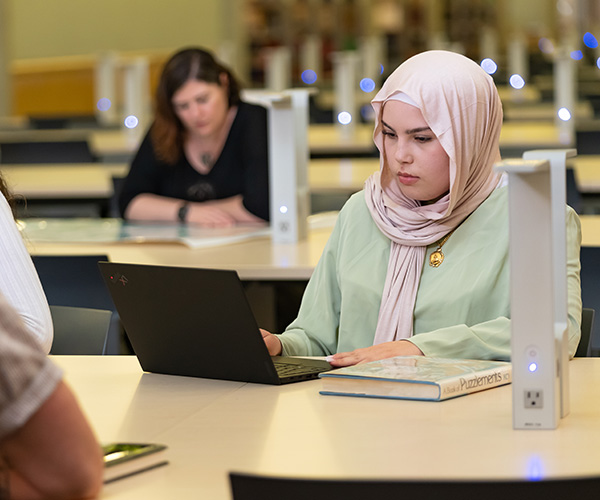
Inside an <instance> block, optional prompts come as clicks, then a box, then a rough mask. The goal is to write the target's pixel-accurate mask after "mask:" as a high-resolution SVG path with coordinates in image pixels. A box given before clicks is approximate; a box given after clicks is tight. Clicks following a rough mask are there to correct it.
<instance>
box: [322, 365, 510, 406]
mask: <svg viewBox="0 0 600 500" xmlns="http://www.w3.org/2000/svg"><path fill="white" fill-rule="evenodd" d="M511 367H512V366H511V364H510V363H509V362H504V361H486V360H474V359H445V358H429V357H427V356H398V357H394V358H388V359H382V360H379V361H372V362H370V363H363V364H359V365H354V366H348V367H345V368H338V369H336V370H332V371H329V372H326V373H321V374H320V375H319V377H320V378H321V379H322V384H323V385H322V390H321V391H320V392H321V394H325V395H334V396H355V397H366V398H388V399H415V400H424V401H442V400H445V399H450V398H456V397H458V396H463V395H465V394H470V393H472V392H477V391H482V390H484V389H490V388H492V387H497V386H500V385H504V384H509V383H510V382H511V373H512V372H511Z"/></svg>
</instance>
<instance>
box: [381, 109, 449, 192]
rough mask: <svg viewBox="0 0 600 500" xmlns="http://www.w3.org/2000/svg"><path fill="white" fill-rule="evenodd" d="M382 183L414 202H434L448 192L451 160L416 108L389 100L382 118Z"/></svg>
mask: <svg viewBox="0 0 600 500" xmlns="http://www.w3.org/2000/svg"><path fill="white" fill-rule="evenodd" d="M381 125H382V132H383V145H384V149H383V150H384V154H385V160H386V162H385V165H386V170H387V171H384V172H383V179H384V184H385V183H395V185H396V186H397V188H399V189H400V191H401V192H402V194H404V195H405V196H406V197H408V198H411V199H413V200H419V201H423V202H428V201H435V200H437V199H438V198H440V197H442V196H443V195H444V194H446V193H447V192H448V191H449V189H450V160H449V158H448V155H447V154H446V151H445V150H444V148H442V145H441V144H440V141H439V140H438V138H437V137H436V136H435V135H434V133H433V132H432V131H431V129H430V128H429V125H427V122H426V121H425V118H423V114H422V113H421V111H420V110H419V108H417V107H415V106H411V105H410V104H407V103H405V102H402V101H396V100H389V101H387V102H386V103H385V105H384V106H383V113H382V119H381Z"/></svg>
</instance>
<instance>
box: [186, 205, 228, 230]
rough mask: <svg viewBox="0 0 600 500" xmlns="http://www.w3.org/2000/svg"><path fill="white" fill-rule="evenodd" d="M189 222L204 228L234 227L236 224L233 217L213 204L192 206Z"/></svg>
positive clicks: (188, 217)
mask: <svg viewBox="0 0 600 500" xmlns="http://www.w3.org/2000/svg"><path fill="white" fill-rule="evenodd" d="M187 222H188V223H189V224H195V225H198V226H203V227H233V226H235V224H236V220H235V218H234V217H233V216H232V215H230V214H229V213H227V212H226V211H225V210H222V209H221V208H220V207H219V206H215V204H213V203H211V202H203V203H192V204H190V209H189V212H188V216H187Z"/></svg>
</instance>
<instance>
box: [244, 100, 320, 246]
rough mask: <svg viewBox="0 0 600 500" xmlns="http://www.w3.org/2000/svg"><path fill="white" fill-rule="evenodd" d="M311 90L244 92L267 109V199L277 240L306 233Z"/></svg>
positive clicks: (286, 240)
mask: <svg viewBox="0 0 600 500" xmlns="http://www.w3.org/2000/svg"><path fill="white" fill-rule="evenodd" d="M313 92H314V90H313V89H288V90H285V91H283V92H252V91H250V92H246V93H244V98H245V99H247V100H250V101H254V102H258V103H260V104H263V105H265V106H266V107H267V108H268V110H269V200H270V218H271V231H272V233H271V234H272V239H273V241H274V242H276V243H296V242H297V241H299V240H302V239H306V236H307V233H308V221H307V220H308V215H309V213H310V191H309V187H308V159H309V150H308V98H309V95H310V94H311V93H313Z"/></svg>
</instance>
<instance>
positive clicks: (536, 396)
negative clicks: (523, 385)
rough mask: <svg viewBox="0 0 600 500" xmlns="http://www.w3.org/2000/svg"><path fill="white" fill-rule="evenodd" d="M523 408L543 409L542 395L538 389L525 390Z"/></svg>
mask: <svg viewBox="0 0 600 500" xmlns="http://www.w3.org/2000/svg"><path fill="white" fill-rule="evenodd" d="M524 396H525V403H524V405H525V408H543V407H544V393H543V392H542V391H541V390H540V389H526V390H525V394H524Z"/></svg>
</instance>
